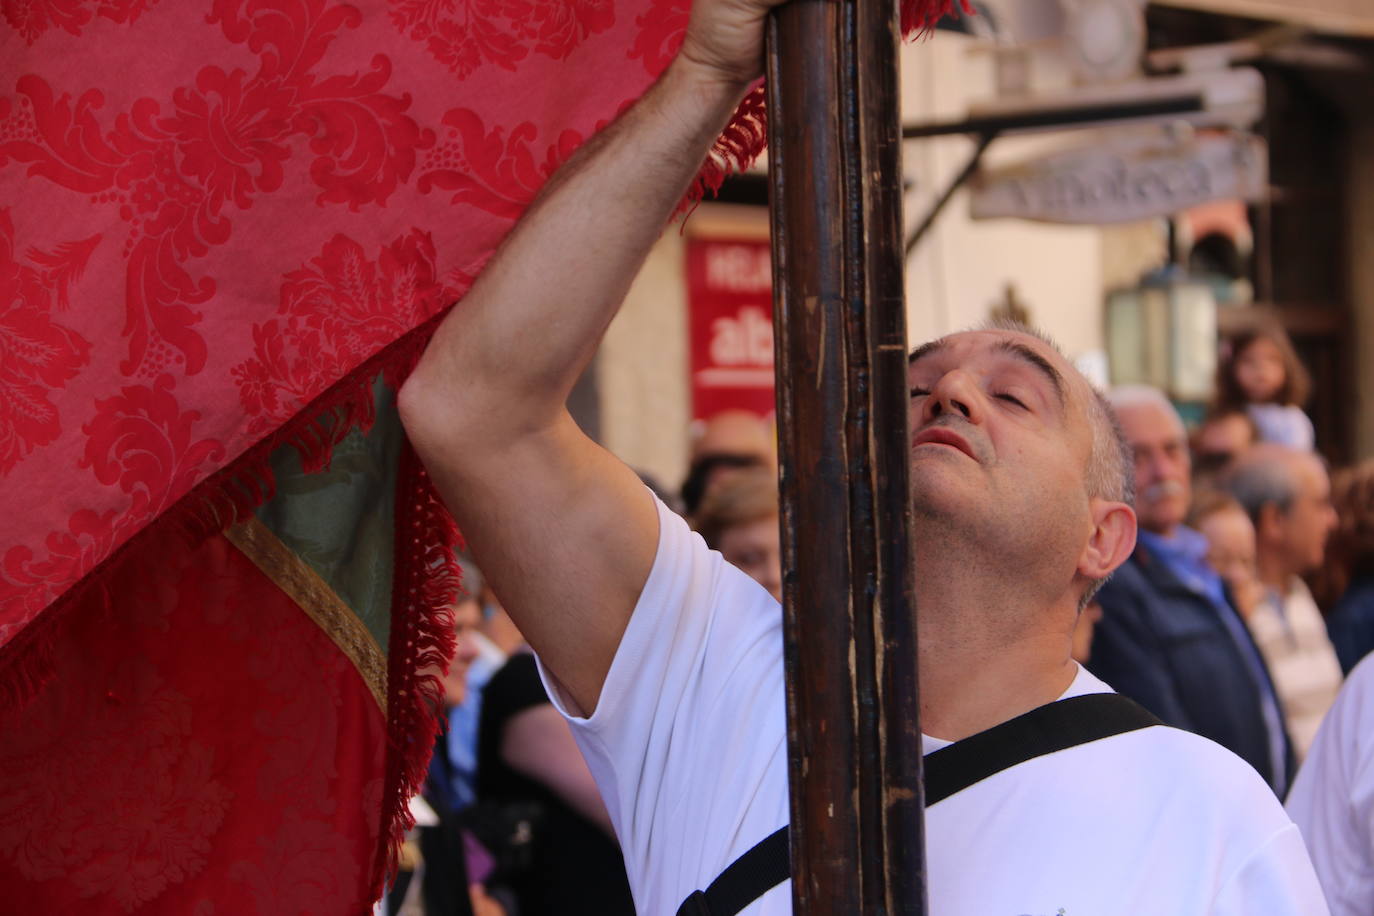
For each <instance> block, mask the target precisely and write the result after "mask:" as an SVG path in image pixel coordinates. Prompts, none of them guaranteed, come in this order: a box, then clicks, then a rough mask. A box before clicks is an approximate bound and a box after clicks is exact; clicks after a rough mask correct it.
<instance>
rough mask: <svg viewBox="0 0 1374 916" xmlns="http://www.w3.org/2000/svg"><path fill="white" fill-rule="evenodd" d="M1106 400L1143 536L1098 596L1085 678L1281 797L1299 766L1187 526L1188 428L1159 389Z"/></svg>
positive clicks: (1255, 662)
mask: <svg viewBox="0 0 1374 916" xmlns="http://www.w3.org/2000/svg"><path fill="white" fill-rule="evenodd" d="M1108 399H1109V400H1110V401H1111V404H1112V408H1113V410H1114V411H1115V412H1116V416H1117V419H1118V420H1119V421H1120V423H1121V428H1122V431H1123V433H1124V434H1125V436H1126V440H1127V442H1128V443H1129V444H1130V447H1131V450H1132V453H1133V455H1134V468H1135V489H1136V515H1137V517H1138V519H1139V524H1140V532H1139V536H1138V540H1137V542H1136V549H1135V552H1134V553H1133V554H1132V555H1131V558H1130V559H1129V560H1127V561H1126V563H1125V564H1123V565H1122V566H1121V568H1120V569H1118V570H1117V571H1116V574H1115V575H1114V576H1112V578H1111V579H1110V580H1109V581H1108V582H1107V584H1106V585H1105V586H1103V588H1102V591H1100V592H1099V593H1098V598H1097V600H1098V602H1099V603H1100V604H1101V605H1102V622H1101V623H1100V624H1098V626H1097V631H1096V633H1095V635H1094V637H1093V645H1092V658H1091V659H1090V661H1089V664H1088V669H1089V670H1090V671H1092V673H1093V674H1095V675H1097V676H1098V677H1100V678H1102V679H1103V680H1104V681H1106V682H1107V683H1108V684H1110V685H1111V686H1112V687H1114V688H1115V689H1116V690H1117V691H1119V692H1120V693H1122V694H1124V695H1125V696H1128V697H1130V698H1131V699H1133V700H1135V701H1136V702H1137V703H1139V704H1140V705H1142V706H1144V707H1145V708H1146V709H1148V710H1150V712H1152V713H1154V714H1155V715H1156V716H1158V717H1159V718H1160V719H1161V720H1163V721H1164V722H1165V723H1166V724H1168V725H1173V726H1175V727H1178V728H1185V729H1187V730H1189V731H1192V732H1196V733H1197V734H1199V735H1203V736H1204V737H1207V738H1211V739H1212V740H1213V741H1216V742H1217V743H1219V744H1221V745H1222V746H1223V747H1226V748H1229V749H1230V750H1231V751H1233V752H1234V753H1236V754H1237V755H1238V756H1240V757H1241V758H1242V759H1244V760H1245V761H1247V762H1248V763H1250V765H1251V766H1253V767H1254V768H1255V769H1256V770H1257V771H1258V772H1259V774H1260V775H1261V776H1263V777H1264V779H1265V781H1266V782H1268V783H1269V785H1270V786H1272V787H1273V789H1274V791H1275V793H1277V794H1278V795H1279V796H1280V797H1282V796H1283V795H1284V793H1285V792H1286V791H1287V787H1288V785H1289V780H1290V779H1291V774H1292V772H1293V756H1292V748H1291V746H1290V744H1289V741H1288V735H1287V732H1286V731H1285V729H1284V725H1283V715H1282V712H1281V710H1280V707H1279V702H1278V696H1277V694H1276V693H1275V691H1274V686H1273V682H1272V681H1271V680H1270V677H1269V672H1268V670H1267V668H1266V667H1265V664H1264V659H1263V657H1262V656H1261V655H1260V652H1259V649H1258V648H1257V647H1256V645H1255V643H1254V640H1253V639H1252V638H1251V636H1250V633H1249V631H1248V630H1246V628H1245V623H1244V621H1243V620H1242V619H1241V617H1240V615H1239V614H1238V613H1237V612H1236V609H1235V608H1234V607H1233V606H1232V605H1231V602H1230V600H1229V599H1228V597H1227V595H1226V589H1225V586H1224V585H1223V583H1222V581H1221V577H1220V576H1219V575H1218V574H1217V573H1216V572H1215V571H1214V570H1213V569H1212V568H1211V567H1210V566H1209V565H1208V564H1207V560H1206V556H1207V551H1208V544H1207V539H1206V538H1205V537H1203V536H1202V535H1201V534H1199V533H1198V532H1196V531H1194V530H1193V529H1191V528H1189V527H1187V526H1186V525H1184V524H1183V521H1184V519H1185V518H1186V517H1187V515H1188V507H1189V504H1190V502H1191V496H1192V491H1191V478H1190V462H1189V456H1188V443H1187V436H1186V433H1185V430H1184V426H1183V420H1182V419H1181V418H1180V417H1179V415H1178V412H1177V411H1176V410H1175V409H1174V407H1173V405H1172V404H1171V403H1169V400H1168V398H1166V397H1165V396H1164V394H1163V393H1162V392H1160V391H1159V390H1158V389H1155V388H1149V387H1146V386H1139V385H1136V386H1126V387H1121V388H1115V389H1113V390H1112V391H1111V393H1110V394H1109V396H1108Z"/></svg>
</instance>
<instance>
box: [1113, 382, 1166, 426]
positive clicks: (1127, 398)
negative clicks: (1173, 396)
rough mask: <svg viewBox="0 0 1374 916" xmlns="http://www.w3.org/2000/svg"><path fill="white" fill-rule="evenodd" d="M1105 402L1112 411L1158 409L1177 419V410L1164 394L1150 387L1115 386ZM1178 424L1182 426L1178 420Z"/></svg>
mask: <svg viewBox="0 0 1374 916" xmlns="http://www.w3.org/2000/svg"><path fill="white" fill-rule="evenodd" d="M1107 400H1108V402H1110V403H1111V405H1112V409H1113V410H1128V409H1130V408H1132V407H1158V408H1160V409H1161V410H1165V411H1167V412H1168V414H1169V416H1171V417H1175V418H1178V410H1177V409H1176V408H1175V407H1174V405H1173V403H1172V402H1170V400H1169V398H1168V397H1167V396H1166V395H1165V394H1164V392H1162V391H1160V390H1159V389H1158V388H1154V387H1152V386H1150V385H1117V386H1116V387H1115V388H1113V389H1112V390H1111V391H1109V392H1107ZM1178 422H1179V423H1180V424H1182V423H1183V420H1182V419H1181V418H1179V420H1178Z"/></svg>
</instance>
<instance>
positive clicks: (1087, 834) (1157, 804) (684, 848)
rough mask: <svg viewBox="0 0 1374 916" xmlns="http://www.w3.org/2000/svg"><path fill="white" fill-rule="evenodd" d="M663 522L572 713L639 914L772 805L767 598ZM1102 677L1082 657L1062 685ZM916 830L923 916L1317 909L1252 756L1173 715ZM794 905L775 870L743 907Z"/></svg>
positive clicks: (1028, 772)
mask: <svg viewBox="0 0 1374 916" xmlns="http://www.w3.org/2000/svg"><path fill="white" fill-rule="evenodd" d="M659 520H660V535H659V545H658V554H657V556H656V558H655V561H654V566H653V570H652V572H651V573H650V574H649V578H648V581H647V582H646V583H645V585H644V590H643V592H642V594H641V595H640V599H639V603H638V605H637V606H636V608H635V611H634V614H633V616H632V617H631V619H630V622H629V625H628V626H627V628H626V631H625V635H624V637H623V639H622V640H621V644H620V647H619V649H618V651H617V654H616V657H615V661H614V662H613V663H612V665H611V670H610V672H609V674H608V675H607V678H606V683H605V685H604V687H603V688H602V691H601V698H600V702H599V705H598V706H597V709H596V711H595V713H594V714H593V715H592V716H591V717H590V718H578V717H575V716H570V717H569V718H570V721H571V722H572V725H573V733H574V735H575V736H576V738H577V741H578V744H579V745H580V746H581V748H582V751H583V754H584V755H585V756H586V758H587V763H588V765H589V766H590V768H591V771H592V774H593V776H594V777H595V778H596V781H597V784H598V786H599V787H600V789H601V793H602V796H603V797H604V798H605V800H606V806H607V809H608V810H609V812H610V816H611V820H612V822H613V823H614V825H615V828H616V832H617V834H618V836H619V838H620V842H621V848H622V849H623V851H624V854H625V863H626V868H627V871H628V873H629V876H630V887H631V889H632V890H633V892H634V898H635V904H636V906H637V908H638V911H639V912H640V913H642V914H646V916H659V914H666V916H672V914H674V913H676V911H677V908H678V906H679V905H680V904H681V902H682V900H683V899H684V898H685V897H687V895H688V894H690V893H691V892H692V891H694V890H697V889H701V888H705V887H706V886H708V885H709V884H710V882H711V881H712V880H714V879H715V877H716V876H717V875H718V874H720V872H721V871H723V870H724V869H725V868H726V866H728V865H729V864H730V863H731V862H733V861H734V860H735V859H736V858H738V857H739V856H740V855H741V854H743V853H744V852H745V851H747V850H748V849H749V848H750V847H752V846H753V845H754V844H755V843H757V842H758V841H760V840H762V839H763V838H764V837H766V836H768V835H769V834H770V833H772V832H773V831H774V830H776V829H777V828H778V827H780V826H782V825H783V824H785V823H787V819H788V796H787V749H786V735H785V731H786V721H785V711H784V705H783V703H784V700H783V660H782V634H781V629H782V615H781V612H780V610H779V607H778V604H777V602H775V601H774V600H773V599H772V598H771V597H770V596H769V595H768V593H767V592H766V591H764V589H763V588H761V587H760V586H758V585H757V584H755V583H754V582H753V581H752V580H750V579H749V578H748V577H747V576H745V575H744V574H743V573H741V572H739V571H738V570H736V569H735V568H733V567H732V566H730V565H729V564H727V563H725V561H724V560H722V559H721V557H720V555H719V554H717V553H715V552H713V551H709V550H708V549H707V548H706V546H705V543H704V542H703V541H702V540H701V539H700V538H699V537H698V536H697V535H695V534H693V533H692V532H691V531H689V530H688V528H687V526H686V523H685V522H683V521H682V520H681V519H680V518H678V517H677V516H675V515H673V514H672V513H671V512H669V511H668V510H667V509H666V508H664V507H663V506H662V505H661V504H660V506H659ZM545 683H546V684H547V686H548V687H549V692H550V696H551V697H553V698H554V701H555V703H557V704H559V706H560V708H561V709H565V710H566V709H567V708H568V707H567V705H566V703H565V702H563V701H562V700H561V694H560V691H559V689H558V686H557V683H556V682H555V681H554V679H553V678H552V677H550V676H549V675H548V674H547V672H546V673H545ZM1109 689H1110V688H1108V687H1107V686H1106V685H1105V684H1103V683H1102V682H1101V681H1098V680H1097V679H1096V678H1094V677H1093V676H1092V675H1090V674H1088V673H1087V672H1086V671H1081V670H1080V673H1079V675H1078V677H1077V679H1076V680H1075V681H1074V683H1073V686H1072V687H1071V688H1070V689H1069V691H1068V693H1067V694H1066V695H1074V694H1077V693H1092V692H1107V691H1109ZM939 743H940V742H927V746H926V752H927V753H928V752H929V751H930V750H931V749H932V745H933V744H939ZM926 834H927V849H926V856H927V864H928V876H929V889H930V904H931V906H930V912H931V913H933V914H936V916H1107V914H1112V916H1120V914H1128V913H1140V914H1150V916H1154V914H1162V913H1168V914H1170V916H1186V914H1192V913H1199V914H1200V913H1210V914H1236V916H1242V914H1243V916H1255V914H1266V916H1269V914H1272V916H1287V914H1304V916H1307V914H1324V913H1326V912H1327V910H1326V906H1325V904H1324V902H1323V901H1322V898H1321V891H1320V888H1319V886H1318V884H1317V879H1316V876H1315V875H1314V874H1313V871H1312V866H1311V863H1310V862H1309V861H1308V858H1307V853H1306V851H1305V850H1304V848H1303V845H1302V840H1301V837H1300V835H1299V833H1298V830H1297V827H1296V826H1294V825H1293V823H1292V822H1291V821H1290V820H1289V819H1288V817H1287V816H1286V815H1285V814H1284V812H1283V809H1282V807H1280V805H1279V803H1278V801H1277V800H1276V799H1275V798H1274V796H1273V793H1272V792H1271V791H1270V790H1269V788H1268V787H1267V786H1266V785H1265V784H1264V782H1263V781H1262V780H1261V779H1260V778H1259V776H1258V775H1257V774H1256V773H1255V771H1254V770H1253V769H1252V768H1251V767H1249V766H1248V765H1247V764H1245V763H1244V762H1243V761H1241V760H1240V759H1239V758H1238V757H1235V756H1234V755H1232V754H1231V753H1230V752H1229V751H1226V750H1225V749H1223V748H1222V747H1221V746H1219V745H1217V744H1213V743H1212V742H1210V741H1207V740H1206V739H1203V738H1199V737H1197V736H1196V735H1192V734H1189V733H1186V732H1182V731H1178V730H1175V729H1170V728H1164V727H1157V728H1148V729H1143V730H1140V731H1136V732H1132V733H1128V734H1125V735H1120V736H1117V737H1114V738H1109V739H1106V740H1102V741H1096V742H1093V743H1091V744H1088V745H1083V746H1081V747H1077V748H1072V749H1070V750H1067V751H1062V752H1060V753H1057V754H1052V755H1048V756H1045V757H1041V758H1038V759H1036V760H1032V761H1028V762H1026V763H1024V764H1021V765H1020V766H1017V767H1014V768H1012V769H1011V770H1008V771H1005V772H1003V773H999V774H997V775H996V776H993V777H991V778H989V779H986V780H984V781H983V782H981V783H978V784H977V785H975V786H973V787H971V788H969V789H966V790H965V791H963V792H960V793H958V794H956V795H954V796H952V797H950V798H948V799H946V800H945V801H943V802H941V803H939V804H938V805H935V806H934V807H932V808H931V809H929V811H927V813H926ZM790 912H791V887H790V883H789V884H784V885H782V886H780V887H777V888H775V889H773V890H772V891H770V892H769V893H768V894H766V895H765V896H764V897H763V898H762V899H761V900H759V901H758V902H756V903H755V904H754V905H753V906H751V907H749V908H748V909H746V910H745V913H747V914H749V916H775V914H787V913H790Z"/></svg>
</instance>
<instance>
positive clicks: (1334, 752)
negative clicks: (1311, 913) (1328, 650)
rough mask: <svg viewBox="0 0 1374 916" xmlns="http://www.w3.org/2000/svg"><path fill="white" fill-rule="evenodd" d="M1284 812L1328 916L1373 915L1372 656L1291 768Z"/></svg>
mask: <svg viewBox="0 0 1374 916" xmlns="http://www.w3.org/2000/svg"><path fill="white" fill-rule="evenodd" d="M1288 812H1289V813H1290V814H1292V815H1293V820H1294V821H1296V822H1297V824H1298V826H1299V827H1300V828H1302V835H1303V837H1304V838H1305V839H1306V840H1307V848H1308V849H1310V850H1311V851H1312V862H1313V864H1314V865H1316V866H1317V877H1319V878H1320V879H1321V883H1322V887H1323V888H1324V889H1325V890H1326V898H1327V900H1328V901H1330V903H1331V912H1332V914H1333V916H1370V914H1371V913H1374V656H1371V657H1369V658H1366V659H1365V660H1364V661H1362V662H1360V663H1359V664H1358V665H1356V666H1355V670H1353V671H1351V672H1350V677H1349V678H1348V679H1347V680H1346V682H1345V687H1344V688H1342V689H1341V693H1340V696H1338V697H1337V698H1336V703H1335V705H1334V706H1332V707H1331V711H1330V712H1328V713H1327V714H1326V721H1325V722H1323V723H1322V727H1321V729H1320V730H1319V731H1318V732H1317V740H1316V742H1315V743H1313V745H1312V750H1311V752H1310V753H1309V754H1308V755H1307V762H1306V763H1305V764H1303V766H1302V769H1300V770H1298V778H1297V780H1296V781H1295V782H1294V783H1293V792H1292V794H1290V795H1289V796H1288Z"/></svg>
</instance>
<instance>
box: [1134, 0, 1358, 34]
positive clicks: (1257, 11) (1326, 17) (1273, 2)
mask: <svg viewBox="0 0 1374 916" xmlns="http://www.w3.org/2000/svg"><path fill="white" fill-rule="evenodd" d="M1154 2H1155V3H1156V4H1158V5H1159V6H1171V7H1176V8H1179V9H1189V10H1200V11H1202V12H1207V13H1220V14H1223V15H1227V16H1247V17H1249V18H1252V19H1268V20H1271V21H1274V22H1285V23H1293V24H1295V25H1304V26H1307V27H1309V28H1311V29H1312V30H1314V31H1317V32H1326V33H1330V34H1334V35H1351V36H1358V37H1368V38H1374V0H1303V2H1302V3H1300V4H1299V3H1293V2H1292V0H1154Z"/></svg>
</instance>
